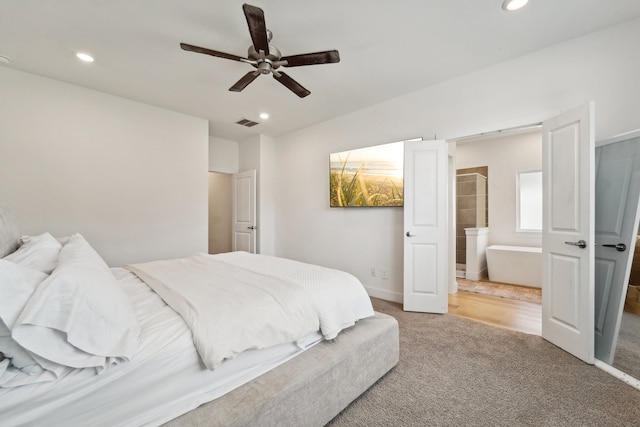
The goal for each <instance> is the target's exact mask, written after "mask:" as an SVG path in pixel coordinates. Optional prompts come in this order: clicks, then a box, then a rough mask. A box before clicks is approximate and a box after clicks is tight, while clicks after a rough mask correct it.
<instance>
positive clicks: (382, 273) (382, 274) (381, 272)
mask: <svg viewBox="0 0 640 427" xmlns="http://www.w3.org/2000/svg"><path fill="white" fill-rule="evenodd" d="M380 277H382V278H383V279H388V278H389V276H387V270H386V269H384V268H381V269H380Z"/></svg>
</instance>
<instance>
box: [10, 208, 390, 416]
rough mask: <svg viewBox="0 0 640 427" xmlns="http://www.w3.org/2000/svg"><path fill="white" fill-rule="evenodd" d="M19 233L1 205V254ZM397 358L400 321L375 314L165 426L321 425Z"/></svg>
mask: <svg viewBox="0 0 640 427" xmlns="http://www.w3.org/2000/svg"><path fill="white" fill-rule="evenodd" d="M18 237H19V234H18V230H17V227H16V225H15V222H14V221H13V220H12V219H11V216H10V215H7V212H6V210H5V209H3V207H2V206H0V257H2V256H4V255H5V254H6V253H10V252H12V251H13V250H15V248H16V247H17V245H18ZM398 358H399V334H398V322H397V321H396V319H394V318H393V317H391V316H387V315H385V314H381V313H376V315H375V316H374V317H371V318H367V319H363V320H360V321H359V322H358V323H357V324H356V325H355V326H353V327H351V328H349V329H347V330H345V331H342V332H341V333H340V335H338V337H337V338H336V339H334V340H332V341H325V342H322V343H320V344H318V345H316V346H315V347H313V348H311V349H309V350H307V351H306V352H304V353H302V354H301V355H299V356H297V357H295V358H294V359H292V360H290V361H288V362H286V363H284V364H283V365H281V366H280V367H278V368H276V369H274V370H272V371H269V372H267V373H266V374H264V375H262V376H260V377H258V378H256V379H255V380H253V381H251V382H249V383H247V384H245V385H243V386H241V387H239V388H237V389H235V390H234V391H232V392H230V393H228V394H226V395H224V396H222V397H220V398H218V399H216V400H214V401H211V402H209V403H206V404H204V405H202V406H200V407H199V408H196V409H194V410H193V411H191V412H188V413H186V414H184V415H182V416H180V417H178V418H176V419H174V420H172V421H170V422H168V423H167V424H166V426H171V427H182V426H189V427H192V426H225V427H231V426H261V427H265V426H305V427H306V426H323V425H324V424H326V423H327V422H329V421H330V420H331V419H332V418H333V417H335V416H336V415H337V414H338V413H340V411H342V410H343V409H344V408H346V407H347V406H348V405H349V403H351V402H352V401H353V400H354V399H355V398H356V397H358V396H359V395H360V394H362V393H363V392H364V391H366V390H367V389H368V388H369V387H371V385H373V384H374V383H375V382H376V381H377V380H378V379H379V378H380V377H382V376H383V375H384V374H385V373H386V372H387V371H389V370H390V369H391V368H393V367H394V366H395V365H396V363H398Z"/></svg>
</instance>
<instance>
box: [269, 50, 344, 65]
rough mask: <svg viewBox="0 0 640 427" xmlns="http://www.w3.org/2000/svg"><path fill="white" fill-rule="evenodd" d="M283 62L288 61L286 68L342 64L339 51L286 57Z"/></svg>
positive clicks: (282, 59)
mask: <svg viewBox="0 0 640 427" xmlns="http://www.w3.org/2000/svg"><path fill="white" fill-rule="evenodd" d="M280 60H281V61H287V64H286V65H284V67H300V66H302V65H316V64H334V63H336V62H340V54H339V53H338V51H337V50H326V51H324V52H315V53H303V54H300V55H292V56H284V57H282V58H280Z"/></svg>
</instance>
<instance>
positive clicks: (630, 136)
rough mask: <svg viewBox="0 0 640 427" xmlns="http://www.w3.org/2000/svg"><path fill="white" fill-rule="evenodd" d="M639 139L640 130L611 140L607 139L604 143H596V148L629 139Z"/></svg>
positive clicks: (622, 134) (613, 137)
mask: <svg viewBox="0 0 640 427" xmlns="http://www.w3.org/2000/svg"><path fill="white" fill-rule="evenodd" d="M637 137H640V129H636V130H632V131H629V132H625V133H621V134H619V135H616V136H612V137H611V138H607V139H605V140H602V141H596V147H602V146H603V145H609V144H613V143H614V142H620V141H626V140H628V139H633V138H637Z"/></svg>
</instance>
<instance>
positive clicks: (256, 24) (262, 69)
mask: <svg viewBox="0 0 640 427" xmlns="http://www.w3.org/2000/svg"><path fill="white" fill-rule="evenodd" d="M242 10H243V11H244V16H245V17H246V19H247V26H248V27H249V34H250V35H251V41H252V45H251V46H249V50H248V53H247V58H244V57H241V56H237V55H233V54H230V53H225V52H220V51H217V50H213V49H207V48H204V47H199V46H194V45H191V44H187V43H180V47H181V48H182V49H183V50H186V51H189V52H195V53H202V54H205V55H211V56H216V57H218V58H223V59H230V60H232V61H239V62H244V63H247V64H249V65H251V66H252V67H254V68H255V70H253V71H249V72H248V73H247V74H245V75H244V76H242V78H241V79H240V80H238V81H237V82H236V83H235V84H234V85H233V86H231V87H230V88H229V90H230V91H232V92H241V91H242V90H243V89H244V88H246V87H247V86H248V85H249V84H250V83H251V82H253V81H254V80H255V79H256V78H258V77H259V76H260V75H261V74H271V75H273V78H274V79H276V80H277V81H278V82H280V83H281V84H282V85H284V86H285V87H286V88H287V89H289V90H290V91H292V92H293V93H295V94H296V95H298V96H299V97H300V98H304V97H305V96H307V95H309V94H310V93H311V92H309V90H307V89H306V88H304V87H303V86H302V85H301V84H300V83H298V82H296V81H295V80H294V79H292V78H291V77H289V75H287V74H285V73H284V72H282V71H278V69H279V68H280V67H300V66H304V65H317V64H333V63H336V62H340V54H339V53H338V51H337V50H327V51H322V52H314V53H303V54H299V55H292V56H282V53H281V52H280V50H279V49H278V48H277V47H275V46H273V45H271V44H270V42H271V38H272V37H273V34H272V33H271V31H269V30H267V26H266V23H265V19H264V12H263V11H262V9H260V8H259V7H256V6H251V5H249V4H244V5H242Z"/></svg>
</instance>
